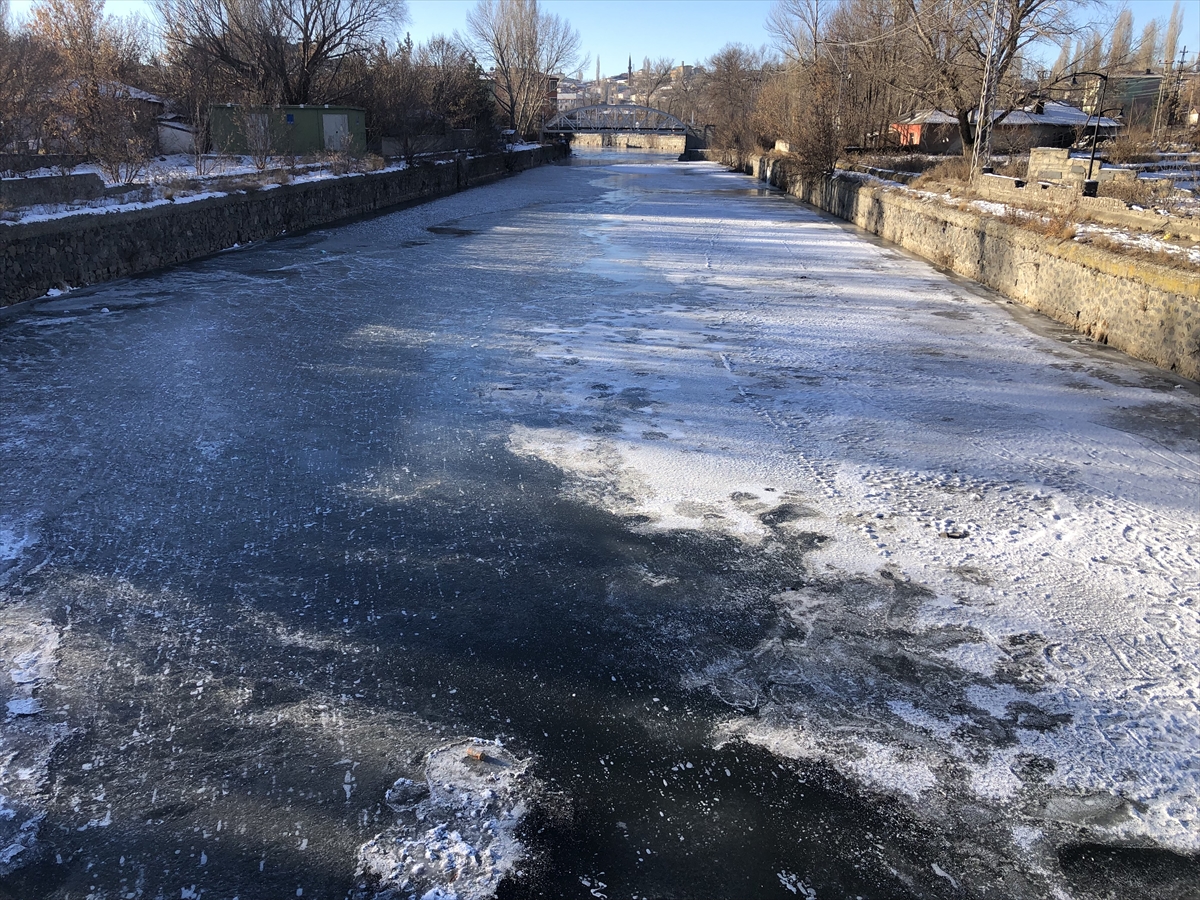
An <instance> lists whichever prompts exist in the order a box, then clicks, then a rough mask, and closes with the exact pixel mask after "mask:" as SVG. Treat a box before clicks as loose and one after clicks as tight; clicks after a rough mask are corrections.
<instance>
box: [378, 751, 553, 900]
mask: <svg viewBox="0 0 1200 900" xmlns="http://www.w3.org/2000/svg"><path fill="white" fill-rule="evenodd" d="M529 767H530V760H528V759H524V760H521V759H517V758H516V757H515V756H513V754H511V753H510V752H509V751H508V750H506V749H505V748H504V747H502V746H501V745H500V744H499V743H497V742H495V741H484V740H479V739H467V740H459V741H454V742H452V743H450V744H447V745H445V746H442V747H439V748H437V749H435V750H432V751H430V753H429V755H428V757H427V759H426V762H425V778H426V783H425V784H418V783H415V782H413V781H412V780H410V779H407V778H401V779H399V780H397V781H396V783H395V784H394V785H393V786H392V789H391V790H389V791H388V794H387V802H388V805H389V806H391V807H392V808H393V809H394V810H395V811H396V813H397V823H396V824H395V825H393V826H392V827H390V828H389V829H387V830H386V831H384V832H383V833H381V834H378V835H376V836H375V837H374V838H372V839H371V840H370V841H368V842H367V843H366V844H364V845H363V847H362V849H361V850H360V852H359V873H358V874H359V876H360V877H366V878H368V879H370V883H371V888H372V889H373V891H374V892H375V893H377V894H387V895H390V894H389V892H391V891H401V892H403V895H404V896H410V895H411V896H414V897H420V898H422V900H484V898H488V897H492V896H494V895H495V892H496V888H497V886H498V885H499V884H500V882H501V880H502V879H503V878H504V877H505V876H506V875H508V874H509V873H510V872H512V871H513V869H514V868H515V867H516V866H517V865H519V864H520V863H521V862H522V860H523V859H524V858H525V856H526V849H525V847H524V846H523V845H522V843H521V842H520V840H518V839H517V836H516V834H515V832H516V828H517V826H518V825H519V824H520V823H521V820H522V819H523V818H524V816H525V813H526V811H527V808H528V803H529V801H530V800H532V799H533V797H534V796H535V795H536V794H537V793H538V791H539V790H540V786H539V784H538V782H537V780H536V779H534V778H533V777H532V776H530V775H529Z"/></svg>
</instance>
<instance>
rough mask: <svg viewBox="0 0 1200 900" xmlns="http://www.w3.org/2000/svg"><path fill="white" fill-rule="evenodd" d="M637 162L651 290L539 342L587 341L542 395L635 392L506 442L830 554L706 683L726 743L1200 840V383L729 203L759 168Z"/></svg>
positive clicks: (620, 181) (1109, 835) (769, 544)
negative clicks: (612, 420)
mask: <svg viewBox="0 0 1200 900" xmlns="http://www.w3.org/2000/svg"><path fill="white" fill-rule="evenodd" d="M624 171H625V175H624V176H623V177H617V178H613V179H612V181H611V184H612V188H613V189H612V193H611V194H610V197H609V203H610V204H611V207H612V210H613V214H612V215H611V216H610V217H608V218H606V219H605V220H604V221H603V223H602V224H601V225H600V227H599V228H598V229H597V231H596V232H595V233H594V234H593V235H592V238H593V239H594V243H595V246H596V247H598V248H599V254H598V255H596V256H594V257H593V258H592V259H591V260H590V261H588V262H587V263H585V265H587V266H588V267H589V268H590V269H591V270H592V271H594V272H595V273H597V274H602V275H604V276H605V277H606V278H608V279H609V283H610V284H611V291H612V293H613V294H614V295H615V296H618V297H621V298H622V299H623V300H625V301H626V302H627V303H629V304H630V306H629V307H628V308H626V309H625V310H623V311H618V310H614V309H613V308H612V306H611V305H609V306H608V307H607V308H606V309H605V310H604V312H603V314H598V315H597V316H596V317H595V318H593V319H591V320H590V321H587V322H585V323H582V324H577V325H573V326H571V327H562V326H557V325H548V326H546V327H545V328H544V329H543V330H542V331H541V332H540V333H537V334H535V335H532V336H531V337H530V340H531V343H532V345H533V351H534V352H536V353H537V354H539V355H540V356H541V357H542V358H543V359H546V360H557V361H558V362H559V363H563V364H565V365H564V366H563V368H561V369H560V370H559V371H560V372H561V382H560V384H559V387H558V389H557V391H549V392H548V391H545V390H543V392H542V394H540V395H539V402H541V403H542V404H544V405H545V407H546V408H547V409H549V410H557V411H558V412H559V413H560V414H561V415H563V416H565V417H566V418H567V419H569V418H570V417H571V416H572V414H573V413H580V414H582V413H583V412H585V411H596V410H599V409H603V408H609V409H619V410H621V413H622V418H621V419H620V420H619V423H618V424H615V425H614V426H612V427H611V428H606V429H603V430H599V431H598V430H596V429H589V430H582V429H577V428H574V427H572V426H571V425H569V424H555V425H547V426H545V427H537V428H531V427H516V428H514V429H513V430H512V432H511V435H510V446H511V447H512V448H513V449H514V450H515V451H516V452H518V453H521V454H524V455H528V456H533V457H537V458H540V459H544V460H546V461H548V462H551V463H553V464H554V465H556V466H558V467H559V468H560V469H562V470H563V471H564V472H565V473H567V474H568V475H570V476H571V478H572V483H573V485H574V488H573V490H574V491H575V494H576V496H577V498H579V499H583V500H586V501H587V502H590V503H594V504H596V505H599V506H601V507H603V508H605V509H607V510H609V511H611V512H614V513H616V514H619V515H622V516H634V515H636V516H641V517H643V518H642V521H644V522H645V524H644V525H643V526H642V527H643V528H644V529H646V530H650V531H653V530H655V529H670V528H692V529H705V530H715V531H720V532H724V533H727V534H729V535H733V536H736V537H737V538H739V539H741V540H743V541H744V542H745V543H746V545H747V546H749V547H755V548H756V549H757V550H758V551H759V552H791V551H793V550H796V551H804V552H805V553H807V558H808V560H809V570H808V571H809V574H808V577H807V579H806V580H805V581H804V582H802V583H798V584H796V585H793V586H792V587H791V588H790V589H787V590H784V591H782V592H781V593H780V594H779V595H778V596H777V597H776V605H777V610H778V617H779V618H778V623H777V625H776V627H775V629H774V633H773V634H772V635H771V636H770V637H768V638H767V639H766V640H764V641H763V643H762V644H761V645H760V646H758V647H756V648H754V649H753V650H752V651H750V652H731V653H730V654H729V656H728V658H727V659H725V660H723V661H720V662H717V663H713V664H710V665H708V666H707V667H705V668H703V669H701V670H699V671H696V672H694V673H693V674H692V675H691V676H690V677H689V679H688V681H687V686H689V687H692V688H707V689H709V690H711V691H712V692H713V693H714V694H715V695H716V696H718V697H719V698H720V699H722V700H724V701H725V702H726V703H728V704H729V705H730V707H731V708H732V709H733V710H735V713H734V714H733V715H731V717H730V718H729V720H728V722H727V723H726V724H725V725H724V726H723V728H722V729H719V730H718V733H717V734H716V735H714V740H717V741H724V740H729V739H739V740H746V741H751V742H754V743H757V744H761V745H763V746H766V747H768V748H770V749H771V750H773V751H774V752H777V753H780V754H783V755H786V756H791V757H797V758H806V759H817V760H824V761H826V762H828V763H829V764H831V765H833V766H835V767H836V768H838V769H839V770H840V771H841V772H842V773H843V774H844V775H846V776H848V777H851V778H853V779H855V780H858V781H860V782H863V783H865V784H867V785H870V786H873V787H875V788H880V789H884V790H886V791H889V792H892V793H895V794H897V795H900V796H907V797H909V798H910V799H915V800H916V802H919V803H920V804H921V805H922V806H924V807H926V808H928V809H942V810H945V811H948V814H950V815H958V816H961V815H966V813H965V812H964V810H965V809H966V808H967V807H973V806H975V805H980V804H982V805H986V806H990V807H991V808H992V809H993V814H995V815H997V816H999V817H1000V820H1001V821H1003V822H1006V823H1007V824H1006V825H1005V829H1007V830H1004V832H1003V833H1004V834H1008V835H1009V837H1008V840H1009V841H1017V845H1018V846H1017V847H1016V852H1019V853H1024V852H1025V851H1024V850H1021V846H1023V845H1022V844H1021V841H1024V842H1025V843H1026V844H1028V843H1029V841H1030V840H1031V838H1030V835H1031V834H1035V833H1036V834H1038V835H1041V834H1043V833H1044V830H1054V829H1060V830H1061V829H1077V830H1081V831H1083V832H1086V833H1088V834H1091V835H1092V836H1093V837H1097V836H1098V838H1099V839H1102V840H1112V841H1122V840H1127V841H1142V840H1149V841H1152V842H1154V843H1157V844H1159V845H1161V846H1164V847H1168V848H1172V849H1175V850H1177V851H1181V852H1187V853H1194V852H1196V851H1200V828H1198V827H1197V817H1198V815H1200V768H1198V767H1197V763H1196V760H1197V758H1198V753H1197V750H1198V749H1200V748H1198V745H1197V738H1196V735H1197V734H1200V703H1198V701H1200V693H1198V692H1200V616H1198V596H1197V595H1198V593H1200V575H1198V573H1200V528H1198V522H1197V510H1198V509H1200V445H1198V441H1197V428H1196V425H1197V410H1198V404H1197V396H1198V394H1200V392H1198V390H1197V387H1196V385H1194V384H1192V383H1189V382H1184V381H1182V380H1180V379H1177V378H1173V377H1171V376H1168V375H1166V374H1164V373H1158V372H1156V371H1155V370H1151V369H1150V368H1149V367H1146V366H1142V365H1139V364H1136V363H1133V362H1131V361H1129V360H1128V359H1126V358H1124V357H1122V356H1121V355H1120V354H1118V353H1116V352H1114V351H1110V350H1103V349H1100V348H1096V347H1094V346H1088V345H1084V344H1082V343H1081V342H1080V339H1079V338H1078V337H1074V336H1070V335H1067V334H1065V333H1064V332H1063V330H1062V329H1058V328H1057V327H1056V326H1053V325H1050V324H1047V323H1044V320H1043V324H1041V325H1040V326H1037V327H1038V328H1039V329H1040V332H1041V333H1038V331H1031V330H1029V329H1028V328H1027V327H1026V325H1025V324H1024V323H1023V322H1025V321H1028V322H1034V321H1035V320H1034V319H1033V318H1032V317H1030V316H1029V315H1027V314H1021V313H1020V311H1019V310H1017V309H1016V308H1013V307H1011V306H1009V305H1006V304H1003V303H1002V302H1000V301H998V300H997V299H996V298H995V297H994V296H993V295H987V294H984V293H983V292H981V291H979V290H978V289H974V288H970V287H965V286H963V285H962V284H960V283H958V282H956V281H954V280H951V279H949V278H947V277H946V276H944V275H941V274H939V273H937V272H935V271H934V270H932V269H931V268H930V267H929V266H928V265H926V264H924V263H922V262H917V261H914V260H913V259H910V258H908V257H905V256H903V255H901V254H900V253H899V252H897V251H896V250H894V249H890V248H885V247H881V246H879V245H878V244H876V243H873V242H869V241H865V240H863V239H862V238H861V237H860V236H858V235H855V234H851V233H848V230H847V229H846V228H844V227H843V226H840V225H837V224H833V223H831V222H829V221H827V220H824V219H820V218H818V217H817V216H816V215H814V214H812V213H810V212H808V211H806V210H804V209H803V208H801V207H800V206H799V205H797V204H795V203H794V202H792V201H790V200H787V199H785V198H783V197H780V196H779V195H766V196H761V197H759V198H757V199H752V200H748V201H745V202H738V203H731V202H730V200H729V192H738V193H752V194H753V193H760V194H765V192H762V191H759V190H756V188H755V183H754V182H751V181H749V180H747V179H744V178H742V177H740V176H736V175H730V174H723V173H718V172H716V171H715V170H714V168H713V167H704V166H700V167H690V168H689V170H688V172H689V177H688V178H687V179H686V180H685V181H682V180H681V179H680V178H679V176H674V178H672V177H671V176H668V175H666V174H664V173H662V172H659V171H655V170H654V169H651V168H645V169H639V168H637V167H627V168H626V169H625V170H624ZM681 182H682V183H681ZM685 188H686V189H687V190H689V191H690V192H692V193H689V194H688V195H687V196H681V195H680V193H679V192H680V191H682V190H684V189H685ZM1014 313H1017V316H1014ZM1018 316H1019V318H1018ZM567 364H569V365H567ZM514 399H519V398H516V397H514ZM736 711H741V713H740V714H739V713H738V712H736ZM749 711H752V712H753V715H745V714H744V713H745V712H749ZM1013 828H1016V829H1018V830H1017V831H1012V829H1013ZM1021 829H1024V830H1021ZM1013 835H1019V836H1020V839H1019V840H1018V839H1017V837H1014V836H1013Z"/></svg>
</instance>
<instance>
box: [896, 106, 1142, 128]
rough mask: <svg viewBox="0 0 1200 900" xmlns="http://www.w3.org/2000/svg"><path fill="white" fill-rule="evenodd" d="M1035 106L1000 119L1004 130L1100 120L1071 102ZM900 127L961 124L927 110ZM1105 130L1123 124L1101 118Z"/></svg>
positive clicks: (937, 111) (1090, 123) (906, 118)
mask: <svg viewBox="0 0 1200 900" xmlns="http://www.w3.org/2000/svg"><path fill="white" fill-rule="evenodd" d="M1034 109H1035V107H1029V106H1027V107H1025V108H1024V109H1015V110H1013V111H1012V112H1010V113H1009V114H1008V115H1006V116H1004V118H1003V119H1001V120H1000V122H999V125H1000V127H1005V126H1034V125H1057V126H1066V127H1079V126H1088V127H1093V126H1095V124H1096V117H1095V116H1092V115H1088V114H1087V113H1086V112H1084V111H1083V110H1082V109H1079V108H1078V107H1076V106H1071V105H1070V104H1069V103H1062V102H1060V101H1058V100H1047V101H1046V102H1045V104H1044V106H1043V107H1042V112H1040V113H1039V112H1034V111H1033V110H1034ZM1002 115H1003V112H1002V111H998V112H994V113H993V114H992V116H993V121H994V120H995V119H999V118H1000V116H1002ZM971 121H975V113H974V112H972V113H971ZM896 124H898V125H957V124H958V119H957V118H956V117H955V116H952V115H950V114H949V113H946V112H943V111H942V110H940V109H927V110H921V111H920V112H914V113H912V114H910V115H907V116H904V117H903V118H901V119H900V120H899V121H898V122H897V123H896ZM1100 127H1101V128H1119V127H1121V123H1120V122H1118V121H1117V120H1116V119H1110V118H1108V117H1107V116H1104V117H1101V119H1100Z"/></svg>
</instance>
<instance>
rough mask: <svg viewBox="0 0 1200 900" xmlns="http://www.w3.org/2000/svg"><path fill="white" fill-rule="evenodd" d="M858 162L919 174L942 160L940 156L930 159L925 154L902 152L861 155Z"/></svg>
mask: <svg viewBox="0 0 1200 900" xmlns="http://www.w3.org/2000/svg"><path fill="white" fill-rule="evenodd" d="M858 162H860V163H861V164H862V165H864V166H871V167H872V168H875V169H889V170H891V171H893V172H912V173H913V174H921V173H922V172H925V171H927V170H928V169H930V168H932V167H933V166H936V165H938V164H939V163H941V162H943V160H942V159H941V158H935V159H930V158H929V157H927V156H915V155H913V154H911V153H904V154H897V155H895V156H892V155H883V154H877V155H874V156H862V157H860V158H859V159H858Z"/></svg>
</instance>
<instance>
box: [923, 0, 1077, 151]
mask: <svg viewBox="0 0 1200 900" xmlns="http://www.w3.org/2000/svg"><path fill="white" fill-rule="evenodd" d="M903 5H904V7H906V10H905V11H906V12H907V14H908V24H910V25H911V28H912V34H913V36H914V37H915V48H916V49H917V51H918V53H919V62H920V69H919V72H918V74H919V79H918V80H917V81H915V82H914V86H920V87H923V85H921V81H922V80H924V76H925V74H926V73H930V74H932V76H933V83H934V85H935V86H936V90H937V94H936V95H935V96H934V97H932V98H930V99H933V100H935V104H934V105H936V106H939V107H941V108H946V109H949V110H950V111H951V112H952V113H953V115H954V116H955V118H957V119H958V127H959V134H960V135H961V137H962V143H963V153H964V155H970V154H971V152H972V150H973V148H974V144H975V123H974V121H973V114H974V112H975V110H976V108H977V107H978V106H979V98H980V94H981V88H982V83H983V76H984V68H985V62H986V60H987V58H988V56H989V40H990V38H991V36H992V33H993V32H992V29H993V27H994V28H995V45H994V46H995V51H994V54H992V66H993V72H994V75H993V78H994V79H995V82H994V83H996V84H1003V83H1004V82H1005V80H1006V79H1007V78H1008V76H1009V75H1010V73H1011V72H1012V70H1013V69H1014V66H1017V65H1019V60H1020V59H1021V55H1022V51H1024V50H1025V48H1026V47H1028V46H1029V45H1030V44H1032V43H1034V42H1035V41H1039V40H1049V41H1056V40H1061V39H1062V38H1063V37H1065V36H1066V35H1067V34H1069V33H1070V32H1071V30H1072V23H1071V20H1070V13H1071V12H1072V11H1074V10H1075V9H1076V8H1078V7H1079V6H1081V5H1082V0H995V2H994V3H993V2H992V0H903ZM993 9H994V10H995V12H996V16H995V22H994V23H993V22H992V11H993Z"/></svg>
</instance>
